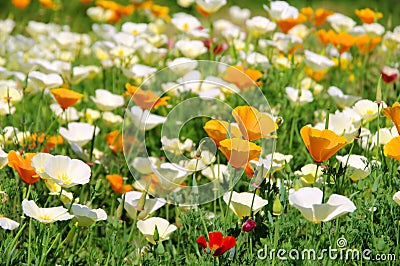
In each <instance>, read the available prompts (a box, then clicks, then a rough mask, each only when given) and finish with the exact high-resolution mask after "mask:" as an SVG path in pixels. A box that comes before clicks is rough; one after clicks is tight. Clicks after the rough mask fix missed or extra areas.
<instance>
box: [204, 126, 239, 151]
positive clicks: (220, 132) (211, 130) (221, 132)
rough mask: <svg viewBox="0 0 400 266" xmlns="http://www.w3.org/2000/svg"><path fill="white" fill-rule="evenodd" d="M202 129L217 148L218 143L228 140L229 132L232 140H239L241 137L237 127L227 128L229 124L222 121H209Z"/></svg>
mask: <svg viewBox="0 0 400 266" xmlns="http://www.w3.org/2000/svg"><path fill="white" fill-rule="evenodd" d="M203 128H204V130H205V131H206V133H207V135H208V136H209V137H210V138H211V139H212V140H213V141H214V142H215V143H216V145H217V146H219V143H220V141H222V140H224V139H227V138H229V136H228V131H229V130H230V134H231V137H232V138H240V137H241V136H242V134H241V133H240V130H239V129H238V128H237V127H235V126H231V127H230V128H229V123H228V122H225V121H222V120H210V121H208V122H207V123H206V124H205V125H204V127H203Z"/></svg>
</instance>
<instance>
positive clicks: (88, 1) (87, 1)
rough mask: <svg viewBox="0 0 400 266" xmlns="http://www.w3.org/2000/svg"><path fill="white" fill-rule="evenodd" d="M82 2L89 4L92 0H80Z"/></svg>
mask: <svg viewBox="0 0 400 266" xmlns="http://www.w3.org/2000/svg"><path fill="white" fill-rule="evenodd" d="M80 1H81V3H82V4H85V5H87V4H90V3H91V2H92V0H80Z"/></svg>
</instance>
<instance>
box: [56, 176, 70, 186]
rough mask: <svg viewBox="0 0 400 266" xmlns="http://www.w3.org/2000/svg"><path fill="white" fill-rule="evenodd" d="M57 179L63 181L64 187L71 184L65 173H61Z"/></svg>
mask: <svg viewBox="0 0 400 266" xmlns="http://www.w3.org/2000/svg"><path fill="white" fill-rule="evenodd" d="M58 179H59V180H61V181H63V183H64V184H66V185H69V184H71V182H72V180H71V178H70V177H69V176H68V175H67V174H66V173H62V174H61V175H59V176H58Z"/></svg>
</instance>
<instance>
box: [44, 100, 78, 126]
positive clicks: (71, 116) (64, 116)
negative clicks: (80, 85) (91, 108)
mask: <svg viewBox="0 0 400 266" xmlns="http://www.w3.org/2000/svg"><path fill="white" fill-rule="evenodd" d="M50 109H51V111H53V113H54V115H55V116H56V117H57V119H58V121H60V122H62V123H64V122H67V121H76V120H78V119H79V114H78V111H77V110H76V109H75V107H73V106H71V107H68V108H67V109H65V110H63V109H62V108H61V106H60V105H59V104H58V103H52V104H51V105H50Z"/></svg>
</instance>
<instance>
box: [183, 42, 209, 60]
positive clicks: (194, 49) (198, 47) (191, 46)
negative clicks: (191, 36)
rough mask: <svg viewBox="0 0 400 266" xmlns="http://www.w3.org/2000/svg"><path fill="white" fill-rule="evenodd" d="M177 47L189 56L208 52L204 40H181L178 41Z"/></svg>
mask: <svg viewBox="0 0 400 266" xmlns="http://www.w3.org/2000/svg"><path fill="white" fill-rule="evenodd" d="M175 47H176V48H177V49H178V50H179V51H180V52H181V53H182V54H183V55H184V56H185V57H188V58H196V57H198V56H200V55H202V54H204V53H206V52H207V48H206V47H205V46H204V43H203V42H202V41H197V40H194V41H187V40H179V41H177V42H176V44H175Z"/></svg>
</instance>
